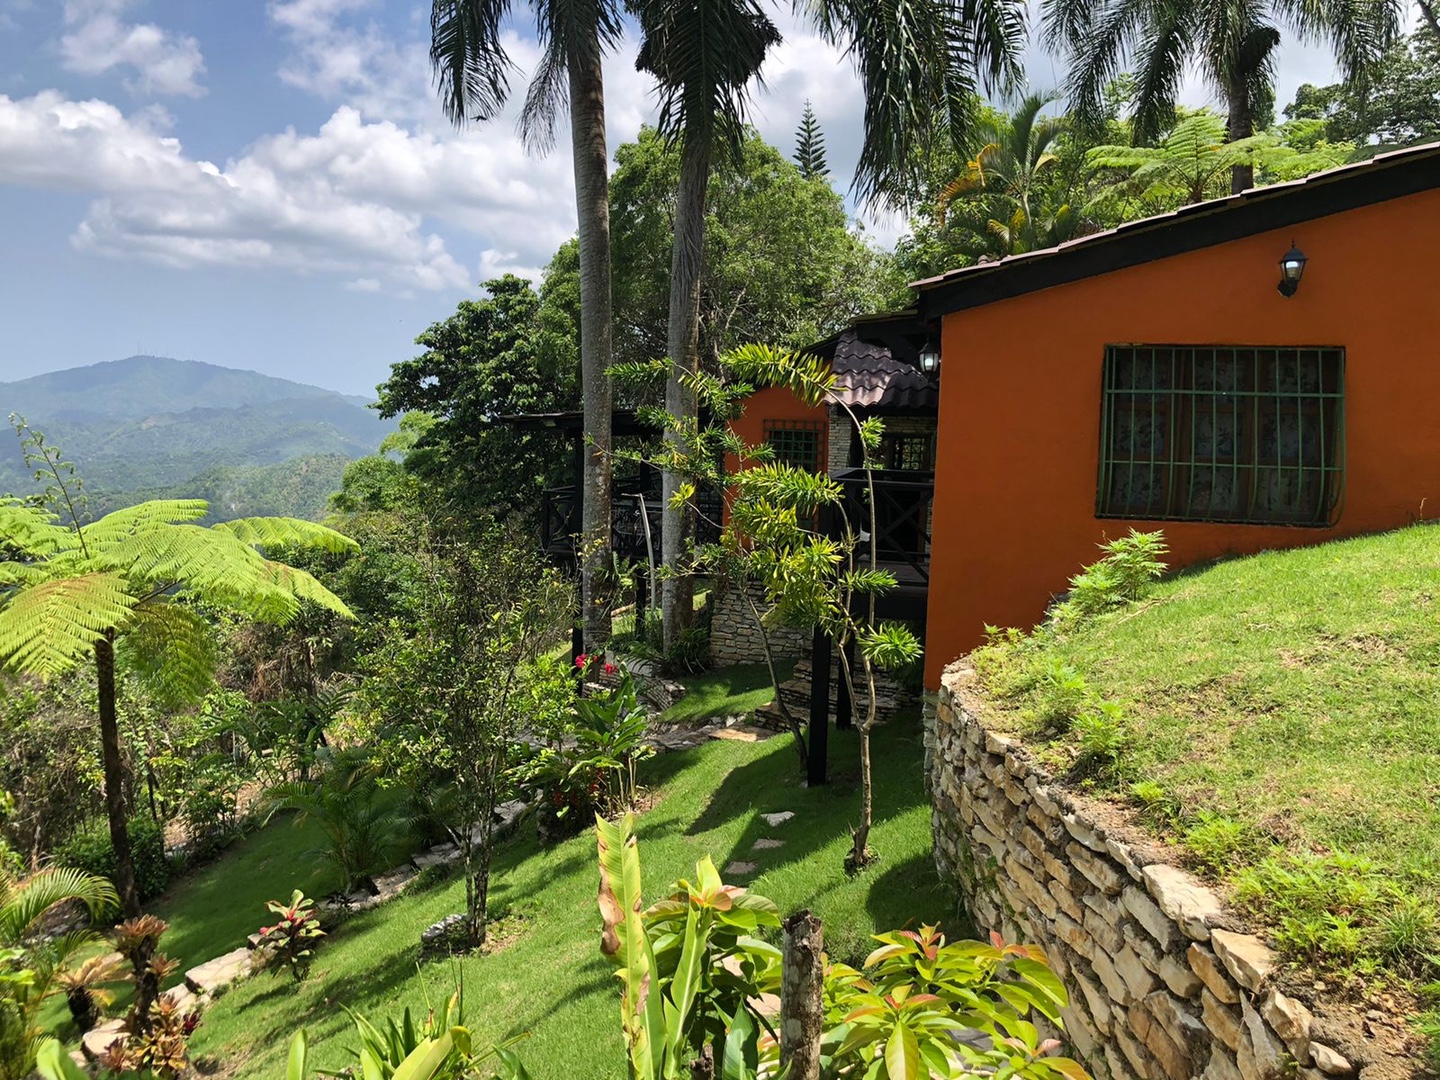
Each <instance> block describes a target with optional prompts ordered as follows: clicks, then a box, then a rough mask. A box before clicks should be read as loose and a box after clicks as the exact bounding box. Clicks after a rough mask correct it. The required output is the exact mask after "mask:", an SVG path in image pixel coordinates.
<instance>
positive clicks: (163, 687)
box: [0, 423, 356, 916]
mask: <svg viewBox="0 0 1440 1080" xmlns="http://www.w3.org/2000/svg"><path fill="white" fill-rule="evenodd" d="M19 430H20V431H21V432H22V433H26V429H25V428H24V426H23V423H22V424H21V425H20V427H19ZM25 450H26V459H27V461H29V462H30V463H31V464H32V465H36V466H38V468H39V470H40V471H39V475H40V476H42V477H45V478H48V480H49V481H50V485H49V490H48V492H47V495H48V499H47V501H48V502H51V503H53V504H55V505H57V506H58V507H60V508H62V512H60V513H54V512H52V511H51V510H49V509H47V508H46V507H45V506H40V505H34V504H32V503H27V502H24V501H22V500H19V499H15V498H11V497H4V498H0V537H3V538H4V539H3V544H0V670H10V671H13V672H15V673H17V674H20V675H31V676H35V677H37V678H40V679H46V678H49V677H51V676H54V675H60V674H63V673H64V672H66V671H69V670H71V669H72V668H75V667H78V666H80V665H82V664H93V665H94V670H95V674H96V682H97V687H98V690H99V709H98V712H99V716H98V719H99V727H100V749H101V760H102V762H103V765H104V772H105V810H106V815H107V817H108V818H109V822H110V841H111V844H112V845H113V847H114V852H115V886H116V889H117V891H118V892H119V894H120V901H121V905H122V907H123V909H124V912H125V914H126V916H135V915H138V914H140V900H139V895H138V893H137V891H136V887H135V871H134V864H133V861H132V858H131V852H130V836H129V830H128V827H127V821H126V819H127V808H126V806H125V795H124V780H125V767H124V762H123V759H122V757H121V750H120V734H119V724H118V719H117V717H116V708H115V706H116V694H115V689H116V670H117V667H118V668H120V669H121V670H124V671H126V672H128V673H129V674H131V675H133V676H135V677H136V678H138V679H140V680H141V681H142V682H143V683H145V684H146V686H147V687H148V688H149V689H150V691H151V692H152V693H153V694H155V695H156V696H157V697H158V698H159V699H160V700H163V701H165V702H167V703H173V704H177V705H178V704H182V703H190V702H197V701H199V700H200V699H201V698H202V697H203V696H204V694H205V693H206V691H207V690H209V688H210V687H211V685H212V684H213V680H214V672H215V650H214V646H213V643H212V640H211V632H210V627H209V625H208V623H207V622H206V621H205V619H204V618H203V616H202V615H201V614H200V613H199V612H198V611H197V610H196V609H195V607H194V606H193V605H192V604H191V603H190V602H189V601H201V602H203V603H205V604H208V605H211V606H214V607H219V608H223V609H227V610H230V611H233V612H236V613H237V614H239V615H242V616H245V617H248V618H251V619H255V620H258V621H261V622H272V623H286V622H289V621H290V620H291V619H293V618H294V617H295V615H296V614H298V613H299V611H300V605H301V603H302V602H303V601H309V602H311V603H315V604H319V605H320V606H321V607H324V608H327V609H329V610H330V611H334V612H336V613H338V614H340V615H342V616H346V617H349V616H350V611H349V609H348V608H347V607H346V606H345V604H344V603H343V602H342V601H341V600H340V598H339V597H337V596H335V595H334V594H333V593H331V592H330V590H329V589H327V588H325V586H324V585H322V584H320V582H319V581H317V580H316V579H315V578H313V577H311V576H310V575H309V574H307V573H306V572H305V571H303V570H299V569H296V568H295V567H292V566H287V565H285V564H284V563H282V562H278V561H275V560H271V559H267V558H266V557H265V555H264V550H265V549H266V548H270V549H274V548H287V547H317V548H321V549H323V550H327V551H334V552H348V551H353V550H354V549H355V547H356V544H355V542H354V541H353V540H351V539H350V538H349V537H346V536H342V535H341V534H340V533H338V532H335V531H334V530H332V529H327V528H326V527H325V526H323V525H316V524H314V523H312V522H308V521H298V520H295V519H292V518H242V519H240V520H238V521H226V522H222V523H220V524H218V525H211V526H210V527H208V528H205V527H202V526H199V525H197V524H195V522H197V521H199V520H200V519H202V518H204V517H205V516H206V514H207V512H208V511H209V506H208V504H207V503H205V502H204V501H203V500H200V499H164V500H157V501H153V502H145V503H141V504H139V505H138V506H131V507H128V508H126V509H123V510H116V511H115V512H114V513H112V514H107V515H105V517H103V518H101V519H100V520H99V521H95V522H91V523H89V524H85V523H83V522H82V520H81V515H80V512H79V510H78V508H77V505H76V496H77V487H78V485H77V482H76V481H75V479H74V467H73V466H71V465H69V464H68V463H67V462H63V461H61V460H60V454H59V452H58V451H57V450H56V449H55V447H53V446H50V445H48V444H47V443H46V442H45V440H44V438H43V437H42V436H41V435H40V434H39V433H38V432H28V437H27V438H26V439H25Z"/></svg>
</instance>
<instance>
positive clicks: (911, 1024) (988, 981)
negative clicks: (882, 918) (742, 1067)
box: [822, 926, 1087, 1080]
mask: <svg viewBox="0 0 1440 1080" xmlns="http://www.w3.org/2000/svg"><path fill="white" fill-rule="evenodd" d="M876 940H877V941H879V942H881V945H880V948H878V949H876V950H875V951H873V952H872V953H871V954H870V955H869V957H867V958H866V960H865V963H864V966H863V967H864V972H863V973H862V972H861V971H857V970H855V969H854V968H851V967H849V966H847V965H844V964H835V965H832V966H831V967H829V968H828V969H827V971H826V973H825V1020H826V1032H825V1036H824V1040H823V1042H822V1047H823V1048H825V1049H827V1050H828V1053H827V1054H826V1055H825V1057H826V1058H828V1061H829V1065H830V1068H831V1069H834V1070H837V1071H838V1070H843V1069H845V1068H846V1067H847V1066H849V1065H851V1064H852V1063H853V1064H854V1066H855V1067H856V1068H859V1069H863V1070H865V1071H864V1075H865V1076H867V1077H874V1078H876V1080H952V1078H953V1080H959V1078H961V1077H968V1076H976V1075H996V1076H1002V1075H1003V1076H1015V1077H1021V1078H1029V1080H1048V1078H1059V1077H1067V1078H1069V1080H1084V1078H1085V1077H1086V1076H1087V1074H1086V1072H1085V1070H1084V1069H1083V1068H1082V1067H1081V1066H1080V1065H1079V1063H1078V1062H1075V1061H1072V1060H1070V1059H1069V1058H1061V1057H1051V1056H1049V1055H1051V1054H1052V1053H1053V1052H1054V1051H1055V1050H1056V1049H1058V1047H1059V1046H1060V1043H1059V1042H1058V1040H1054V1039H1049V1040H1042V1039H1041V1038H1040V1035H1039V1032H1038V1031H1037V1029H1036V1027H1035V1025H1034V1023H1032V1022H1031V1021H1030V1020H1028V1019H1026V1017H1027V1016H1030V1015H1031V1014H1039V1015H1040V1016H1043V1017H1045V1018H1046V1019H1048V1020H1049V1021H1051V1022H1052V1023H1054V1022H1056V1021H1058V1019H1059V1017H1060V1010H1061V1009H1063V1008H1064V1007H1065V1005H1066V1004H1067V1002H1068V1000H1069V999H1068V996H1067V994H1066V992H1065V987H1064V984H1062V983H1061V981H1060V979H1059V977H1058V976H1056V975H1055V974H1054V972H1052V971H1051V970H1050V968H1049V967H1048V966H1047V965H1046V961H1045V953H1044V950H1042V949H1040V948H1039V947H1038V946H1034V945H1007V944H1005V942H1004V941H1002V940H1001V939H1000V938H999V936H998V935H992V936H991V943H990V944H988V945H987V944H985V943H982V942H979V941H956V942H950V941H947V939H946V937H945V935H944V934H942V933H941V932H940V930H939V928H938V927H936V926H922V927H921V928H920V929H919V930H918V931H914V930H901V931H896V932H894V933H889V934H877V935H876ZM957 1027H970V1028H976V1029H978V1030H980V1031H983V1032H985V1033H986V1034H987V1035H989V1036H990V1040H991V1043H992V1044H993V1045H992V1046H991V1047H990V1048H987V1049H979V1048H977V1047H975V1046H972V1045H971V1044H969V1043H968V1042H963V1041H960V1040H958V1039H956V1038H955V1030H956V1028H957ZM824 1060H825V1058H822V1063H823V1062H824Z"/></svg>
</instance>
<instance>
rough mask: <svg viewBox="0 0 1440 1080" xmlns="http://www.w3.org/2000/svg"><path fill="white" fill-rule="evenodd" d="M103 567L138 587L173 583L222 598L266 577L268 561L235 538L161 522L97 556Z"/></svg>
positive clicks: (98, 562) (262, 580)
mask: <svg viewBox="0 0 1440 1080" xmlns="http://www.w3.org/2000/svg"><path fill="white" fill-rule="evenodd" d="M94 561H95V562H96V564H97V565H98V566H99V567H100V568H102V569H105V570H114V571H117V572H119V573H122V574H124V575H125V576H126V577H128V578H130V579H131V580H132V581H134V582H136V583H137V585H152V586H161V585H165V584H168V583H174V584H178V585H180V586H182V587H183V588H185V589H188V590H190V591H193V592H196V593H199V594H200V595H204V596H209V595H210V594H211V593H214V594H215V595H216V596H217V597H218V598H219V599H221V601H222V602H223V601H224V600H225V599H226V598H228V597H229V596H231V595H232V594H234V593H237V592H243V591H244V590H245V589H247V588H248V587H250V586H251V585H252V584H261V585H263V584H264V583H265V581H266V574H265V560H264V558H262V557H261V556H260V554H259V553H258V552H257V551H255V549H254V548H252V547H250V546H249V545H248V544H244V543H241V542H240V541H239V540H237V539H236V538H235V537H233V536H230V535H228V534H226V533H223V532H217V531H216V530H214V529H205V528H201V527H200V526H198V525H163V526H159V527H156V528H151V529H146V530H144V531H143V532H136V533H132V534H130V535H129V536H126V537H124V538H123V539H121V540H120V541H118V542H117V543H113V544H109V545H107V546H105V547H103V548H101V549H100V550H99V551H97V552H96V553H95V555H94Z"/></svg>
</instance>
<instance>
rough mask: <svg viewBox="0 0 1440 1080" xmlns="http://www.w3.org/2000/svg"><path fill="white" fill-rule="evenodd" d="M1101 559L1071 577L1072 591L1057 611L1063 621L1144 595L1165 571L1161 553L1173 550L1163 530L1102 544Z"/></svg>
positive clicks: (1131, 532)
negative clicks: (1170, 548)
mask: <svg viewBox="0 0 1440 1080" xmlns="http://www.w3.org/2000/svg"><path fill="white" fill-rule="evenodd" d="M1100 550H1101V551H1103V552H1105V555H1104V557H1103V558H1101V559H1100V560H1099V561H1098V562H1095V563H1092V564H1091V565H1089V566H1087V567H1086V568H1085V569H1084V570H1082V571H1081V572H1080V573H1078V574H1076V575H1075V576H1074V577H1073V578H1071V579H1070V595H1069V596H1068V597H1067V598H1066V600H1065V602H1064V603H1063V604H1060V605H1059V606H1058V607H1057V608H1056V609H1055V612H1054V616H1055V617H1056V618H1057V619H1059V620H1060V621H1062V622H1063V621H1064V620H1065V619H1067V618H1075V617H1085V616H1090V615H1098V614H1100V613H1101V612H1104V611H1108V610H1110V609H1111V608H1113V607H1118V606H1119V605H1121V604H1128V603H1131V602H1133V601H1135V600H1138V599H1140V597H1141V596H1143V595H1144V593H1145V589H1146V588H1147V587H1148V586H1149V585H1150V584H1151V582H1153V581H1155V579H1156V578H1158V577H1159V576H1160V575H1161V574H1163V573H1164V572H1165V563H1164V562H1163V561H1161V556H1162V555H1164V554H1166V553H1167V552H1168V551H1169V548H1168V547H1167V546H1166V544H1165V534H1164V533H1163V532H1158V531H1157V532H1150V533H1142V532H1136V531H1135V530H1134V529H1131V530H1130V535H1128V536H1122V537H1120V538H1119V539H1118V540H1111V541H1110V542H1109V543H1105V544H1101V545H1100Z"/></svg>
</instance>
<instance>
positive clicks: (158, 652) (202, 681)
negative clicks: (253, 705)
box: [115, 599, 218, 708]
mask: <svg viewBox="0 0 1440 1080" xmlns="http://www.w3.org/2000/svg"><path fill="white" fill-rule="evenodd" d="M115 658H116V660H117V662H119V663H120V664H121V665H123V666H124V668H125V669H126V670H127V671H129V672H130V673H131V674H133V675H136V676H137V677H139V679H140V680H141V682H143V683H144V684H145V686H146V688H147V689H148V690H149V691H150V692H151V694H152V695H153V696H154V697H155V698H156V700H157V701H158V702H159V703H161V704H163V705H168V706H173V707H176V708H179V707H182V706H185V705H193V704H196V703H198V702H199V701H201V700H202V699H203V698H204V697H205V695H206V694H207V693H208V692H209V691H210V690H211V688H212V687H214V685H215V665H216V662H217V660H218V651H217V650H216V647H215V636H214V634H213V632H212V631H211V628H210V624H209V623H208V622H206V621H205V620H204V619H203V618H201V617H200V616H199V615H197V614H196V613H195V612H193V611H191V610H190V609H189V608H187V607H185V606H183V605H181V604H174V603H170V602H167V601H165V600H160V599H157V600H153V601H151V602H149V603H145V604H142V605H140V607H138V608H137V609H136V610H135V620H134V622H133V624H132V625H131V627H130V629H128V630H127V631H126V632H125V634H124V636H123V637H121V638H120V641H119V645H118V647H117V649H116V656H115Z"/></svg>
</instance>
